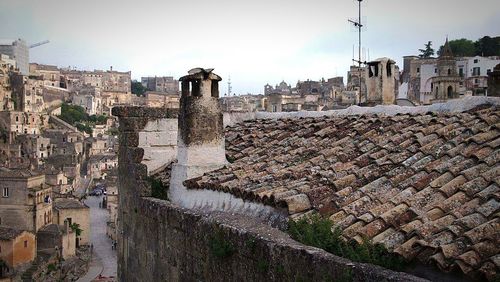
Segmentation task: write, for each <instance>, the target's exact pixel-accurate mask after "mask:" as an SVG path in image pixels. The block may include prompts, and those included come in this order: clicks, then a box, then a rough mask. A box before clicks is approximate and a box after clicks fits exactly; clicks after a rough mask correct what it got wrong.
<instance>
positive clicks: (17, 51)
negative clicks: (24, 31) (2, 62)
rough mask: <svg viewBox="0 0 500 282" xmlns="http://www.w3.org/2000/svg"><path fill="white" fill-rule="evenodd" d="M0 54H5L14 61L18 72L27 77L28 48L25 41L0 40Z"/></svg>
mask: <svg viewBox="0 0 500 282" xmlns="http://www.w3.org/2000/svg"><path fill="white" fill-rule="evenodd" d="M0 54H5V55H7V56H9V57H10V58H12V59H13V60H15V61H16V65H17V68H18V69H19V72H21V74H23V75H29V62H30V57H29V54H30V53H29V47H28V45H27V44H26V41H24V40H22V39H17V40H9V39H2V40H0Z"/></svg>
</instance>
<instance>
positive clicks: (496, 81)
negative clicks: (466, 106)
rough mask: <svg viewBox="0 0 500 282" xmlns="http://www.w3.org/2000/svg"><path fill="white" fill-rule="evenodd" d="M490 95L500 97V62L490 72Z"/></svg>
mask: <svg viewBox="0 0 500 282" xmlns="http://www.w3.org/2000/svg"><path fill="white" fill-rule="evenodd" d="M488 96H494V97H500V64H498V65H497V66H496V67H495V68H494V69H493V71H492V72H490V73H489V74H488Z"/></svg>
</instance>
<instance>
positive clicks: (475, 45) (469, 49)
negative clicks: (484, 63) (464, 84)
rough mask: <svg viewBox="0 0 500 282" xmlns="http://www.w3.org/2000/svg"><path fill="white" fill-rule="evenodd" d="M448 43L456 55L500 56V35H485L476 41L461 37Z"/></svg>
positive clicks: (441, 48) (440, 50)
mask: <svg viewBox="0 0 500 282" xmlns="http://www.w3.org/2000/svg"><path fill="white" fill-rule="evenodd" d="M448 43H449V44H450V48H451V51H452V52H453V55H454V56H456V57H472V56H486V57H487V56H500V36H497V37H490V36H484V37H482V38H479V39H478V40H476V41H472V40H469V39H466V38H461V39H454V40H450V41H448ZM443 47H444V46H441V47H440V48H439V50H438V52H437V54H438V55H440V54H441V52H442V51H443Z"/></svg>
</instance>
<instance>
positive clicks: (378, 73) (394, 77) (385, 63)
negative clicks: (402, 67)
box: [364, 58, 399, 105]
mask: <svg viewBox="0 0 500 282" xmlns="http://www.w3.org/2000/svg"><path fill="white" fill-rule="evenodd" d="M365 77H366V92H367V96H366V101H365V102H364V103H366V104H367V105H393V104H395V102H396V96H397V93H398V86H399V69H398V68H397V66H396V63H395V62H394V61H393V60H391V59H389V58H380V59H377V60H375V61H371V62H368V63H367V67H366V73H365Z"/></svg>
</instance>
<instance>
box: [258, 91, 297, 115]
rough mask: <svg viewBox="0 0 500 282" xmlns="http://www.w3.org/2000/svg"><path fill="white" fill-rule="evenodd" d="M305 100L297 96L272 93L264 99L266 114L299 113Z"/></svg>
mask: <svg viewBox="0 0 500 282" xmlns="http://www.w3.org/2000/svg"><path fill="white" fill-rule="evenodd" d="M304 103H305V98H304V97H301V96H299V95H285V94H281V93H272V94H269V95H267V97H266V111H267V112H296V111H301V110H302V107H303V105H304Z"/></svg>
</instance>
